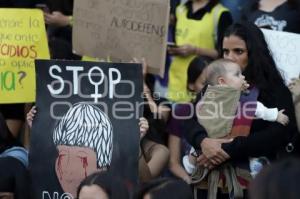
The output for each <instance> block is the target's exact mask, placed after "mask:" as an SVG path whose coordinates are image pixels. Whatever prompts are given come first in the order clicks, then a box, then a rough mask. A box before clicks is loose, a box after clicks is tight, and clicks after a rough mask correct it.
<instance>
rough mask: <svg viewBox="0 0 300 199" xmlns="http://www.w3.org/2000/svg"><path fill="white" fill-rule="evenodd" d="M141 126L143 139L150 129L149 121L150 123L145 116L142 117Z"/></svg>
mask: <svg viewBox="0 0 300 199" xmlns="http://www.w3.org/2000/svg"><path fill="white" fill-rule="evenodd" d="M139 126H140V139H142V138H143V137H144V136H145V135H146V133H147V131H148V129H149V123H148V121H147V119H146V118H144V117H141V118H140V122H139Z"/></svg>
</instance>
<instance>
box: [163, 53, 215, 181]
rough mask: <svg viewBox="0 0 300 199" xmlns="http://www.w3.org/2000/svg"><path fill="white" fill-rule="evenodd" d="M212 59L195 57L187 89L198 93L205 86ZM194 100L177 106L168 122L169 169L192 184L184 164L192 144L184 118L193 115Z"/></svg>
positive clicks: (189, 72) (188, 71)
mask: <svg viewBox="0 0 300 199" xmlns="http://www.w3.org/2000/svg"><path fill="white" fill-rule="evenodd" d="M210 61H211V59H210V58H209V57H195V58H194V59H193V60H192V62H191V63H190V65H189V67H188V70H187V77H188V78H187V85H188V86H187V89H188V90H189V92H191V93H193V94H192V95H196V94H197V93H199V92H201V90H202V89H203V88H204V86H205V81H206V79H205V77H206V75H205V68H206V66H207V65H208V63H209V62H210ZM192 107H193V102H190V103H183V104H179V105H177V106H176V109H175V111H174V112H173V113H172V115H171V118H170V121H169V123H168V126H167V128H168V132H169V139H168V147H169V150H170V161H169V169H170V171H171V173H172V174H173V175H175V176H176V177H178V178H181V179H183V180H184V181H185V182H187V183H188V184H190V182H191V178H190V176H189V175H188V173H187V172H186V171H185V170H184V168H183V166H182V162H181V159H182V157H183V155H185V154H188V152H189V150H190V147H191V146H190V145H189V144H188V143H187V142H186V140H185V138H184V129H183V120H184V118H185V117H189V115H191V111H192V109H193V108H192Z"/></svg>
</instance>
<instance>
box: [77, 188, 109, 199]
mask: <svg viewBox="0 0 300 199" xmlns="http://www.w3.org/2000/svg"><path fill="white" fill-rule="evenodd" d="M78 198H79V199H109V197H108V195H107V193H106V192H105V191H104V189H102V188H101V187H99V186H98V185H91V186H83V187H82V188H81V190H80V193H79V197H78Z"/></svg>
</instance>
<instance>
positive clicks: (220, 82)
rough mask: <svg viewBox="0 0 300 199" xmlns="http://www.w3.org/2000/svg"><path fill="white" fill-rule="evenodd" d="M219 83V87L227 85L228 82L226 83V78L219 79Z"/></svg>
mask: <svg viewBox="0 0 300 199" xmlns="http://www.w3.org/2000/svg"><path fill="white" fill-rule="evenodd" d="M217 82H218V84H219V85H223V84H226V81H225V79H224V77H218V79H217Z"/></svg>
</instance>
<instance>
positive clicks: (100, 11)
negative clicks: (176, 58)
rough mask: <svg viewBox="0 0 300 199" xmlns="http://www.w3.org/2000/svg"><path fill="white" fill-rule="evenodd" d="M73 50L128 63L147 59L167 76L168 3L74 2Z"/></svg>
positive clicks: (153, 69)
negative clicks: (165, 68)
mask: <svg viewBox="0 0 300 199" xmlns="http://www.w3.org/2000/svg"><path fill="white" fill-rule="evenodd" d="M73 17H74V24H73V48H74V51H75V52H76V53H77V54H80V55H88V56H91V57H95V58H100V59H103V58H107V57H110V59H111V60H112V61H113V62H129V61H132V59H133V58H139V59H140V58H145V59H146V62H147V64H148V65H149V66H148V68H147V70H148V72H149V73H153V74H159V75H161V76H162V75H163V74H164V66H165V57H166V41H167V30H168V21H169V0H129V1H128V0H126V1H124V0H75V2H74V11H73Z"/></svg>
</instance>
